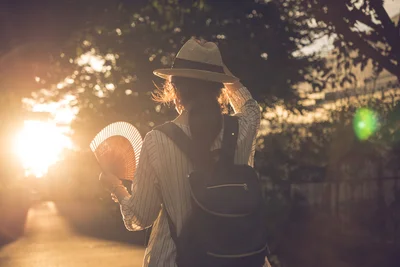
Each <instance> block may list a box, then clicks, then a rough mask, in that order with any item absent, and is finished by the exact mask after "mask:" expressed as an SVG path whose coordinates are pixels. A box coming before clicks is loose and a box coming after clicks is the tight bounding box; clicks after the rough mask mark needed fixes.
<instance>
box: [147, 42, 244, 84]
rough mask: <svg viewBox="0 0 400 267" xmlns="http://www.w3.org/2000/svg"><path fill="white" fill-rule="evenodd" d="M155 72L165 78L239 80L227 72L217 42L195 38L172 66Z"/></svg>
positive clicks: (180, 52)
mask: <svg viewBox="0 0 400 267" xmlns="http://www.w3.org/2000/svg"><path fill="white" fill-rule="evenodd" d="M153 73H154V75H157V76H159V77H161V78H163V79H170V77H172V76H178V77H186V78H194V79H199V80H206V81H211V82H220V83H234V82H236V81H238V80H239V79H238V78H236V77H234V76H232V75H228V74H225V71H224V64H223V62H222V57H221V53H220V51H219V49H218V46H217V45H216V44H215V43H212V42H200V41H197V40H196V39H193V38H192V39H190V40H189V41H187V42H186V43H185V44H184V45H183V46H182V48H181V50H180V51H179V52H178V54H177V56H176V58H175V60H174V63H173V64H172V67H171V68H169V69H157V70H155V71H154V72H153Z"/></svg>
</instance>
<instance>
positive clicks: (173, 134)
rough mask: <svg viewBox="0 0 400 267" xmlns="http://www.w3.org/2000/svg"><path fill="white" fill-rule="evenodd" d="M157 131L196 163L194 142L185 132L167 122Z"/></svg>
mask: <svg viewBox="0 0 400 267" xmlns="http://www.w3.org/2000/svg"><path fill="white" fill-rule="evenodd" d="M154 130H156V131H160V132H162V133H164V134H165V135H166V136H167V137H168V138H169V139H171V140H172V141H173V142H174V143H175V144H176V145H177V146H178V147H179V149H180V150H181V151H182V152H183V153H185V155H186V156H187V157H188V158H189V159H190V161H192V163H194V160H195V158H196V157H195V154H194V153H195V151H194V146H193V143H192V142H193V141H192V140H191V139H190V138H189V136H187V135H186V134H185V132H184V131H183V130H182V129H181V128H180V127H179V126H178V125H176V124H175V123H173V122H171V121H170V122H166V123H164V124H162V125H160V126H157V127H155V128H154Z"/></svg>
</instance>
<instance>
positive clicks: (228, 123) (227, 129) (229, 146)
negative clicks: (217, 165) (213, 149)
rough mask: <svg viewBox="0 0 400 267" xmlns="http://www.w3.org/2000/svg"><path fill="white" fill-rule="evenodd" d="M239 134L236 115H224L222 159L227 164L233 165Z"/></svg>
mask: <svg viewBox="0 0 400 267" xmlns="http://www.w3.org/2000/svg"><path fill="white" fill-rule="evenodd" d="M238 134H239V121H238V118H237V117H235V116H229V115H224V135H223V138H222V145H221V157H220V161H221V163H222V164H225V165H233V164H234V160H235V151H236V146H237V140H238Z"/></svg>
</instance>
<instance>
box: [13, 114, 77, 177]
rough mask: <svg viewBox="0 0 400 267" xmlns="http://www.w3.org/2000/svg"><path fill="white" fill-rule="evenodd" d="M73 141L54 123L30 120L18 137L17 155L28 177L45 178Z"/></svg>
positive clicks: (16, 143)
mask: <svg viewBox="0 0 400 267" xmlns="http://www.w3.org/2000/svg"><path fill="white" fill-rule="evenodd" d="M71 146H72V144H71V140H70V139H69V138H68V137H67V136H65V135H64V134H63V133H62V131H61V130H60V128H58V127H57V126H56V125H55V124H54V123H51V122H45V121H34V120H29V121H25V122H24V128H23V129H22V130H21V132H20V133H19V134H18V135H17V136H16V139H15V144H14V148H15V153H16V154H17V155H18V157H19V159H20V160H21V163H22V165H23V167H24V169H25V175H26V176H35V177H37V178H41V177H43V176H44V175H45V174H46V173H47V170H48V168H49V167H50V166H51V165H52V164H54V163H56V162H57V161H58V160H59V159H60V157H61V153H62V151H63V150H64V149H65V148H71Z"/></svg>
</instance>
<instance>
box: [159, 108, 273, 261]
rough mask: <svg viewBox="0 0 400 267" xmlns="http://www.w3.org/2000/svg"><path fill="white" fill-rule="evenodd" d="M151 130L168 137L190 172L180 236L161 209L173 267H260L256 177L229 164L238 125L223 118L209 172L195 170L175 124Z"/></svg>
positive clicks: (262, 233)
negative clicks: (172, 245)
mask: <svg viewBox="0 0 400 267" xmlns="http://www.w3.org/2000/svg"><path fill="white" fill-rule="evenodd" d="M155 130H158V131H161V132H163V133H164V134H165V135H167V137H169V138H170V139H171V140H172V141H173V142H174V143H175V144H176V145H177V146H178V148H179V149H180V150H181V151H182V152H183V153H185V154H186V155H187V157H188V158H189V160H191V162H192V164H193V166H194V170H193V171H192V172H191V173H189V174H188V179H189V184H190V189H191V204H192V210H191V213H190V215H189V216H188V218H187V219H186V220H185V222H184V223H183V226H182V230H181V232H180V234H179V236H178V235H177V230H176V227H175V225H174V223H173V221H172V219H171V217H170V216H169V214H168V212H167V210H166V209H165V207H164V210H165V212H166V215H167V219H168V224H169V229H170V233H171V237H172V239H173V241H174V243H175V246H176V253H177V255H176V264H177V266H178V267H188V266H191V267H196V266H199V267H200V266H202V267H204V266H208V267H213V266H218V267H223V266H227V267H228V266H229V267H234V266H235V267H236V266H237V267H239V266H240V267H242V266H243V267H252V266H254V267H261V266H263V264H264V262H265V256H266V254H267V251H268V246H267V233H266V219H265V216H264V212H265V209H264V201H263V197H262V190H261V185H260V182H259V178H258V175H257V173H256V171H255V170H254V169H253V168H252V167H250V166H248V165H237V164H234V156H235V150H236V144H237V137H238V133H239V125H238V119H237V118H236V117H233V116H224V132H223V140H222V147H221V150H220V155H219V160H218V161H217V162H216V163H215V164H214V165H213V167H212V170H211V171H210V170H202V169H198V168H196V162H194V161H196V156H195V153H196V151H194V149H193V145H192V142H193V141H192V140H191V139H190V138H189V137H188V136H187V135H186V134H185V133H184V132H183V130H182V129H181V128H179V127H178V126H177V125H176V124H174V123H172V122H167V123H165V124H163V125H161V126H158V127H156V128H155ZM210 156H211V151H210Z"/></svg>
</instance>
